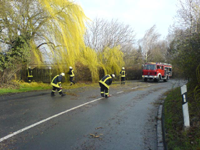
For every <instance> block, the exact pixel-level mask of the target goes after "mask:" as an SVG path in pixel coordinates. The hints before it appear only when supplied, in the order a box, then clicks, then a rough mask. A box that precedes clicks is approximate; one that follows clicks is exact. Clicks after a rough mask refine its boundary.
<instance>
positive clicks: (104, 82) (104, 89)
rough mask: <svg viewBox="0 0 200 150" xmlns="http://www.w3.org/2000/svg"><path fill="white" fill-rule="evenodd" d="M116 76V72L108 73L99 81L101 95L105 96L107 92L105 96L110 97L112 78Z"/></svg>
mask: <svg viewBox="0 0 200 150" xmlns="http://www.w3.org/2000/svg"><path fill="white" fill-rule="evenodd" d="M114 77H115V74H110V75H109V74H108V75H106V76H104V77H103V78H102V79H101V80H100V81H99V85H100V91H101V96H102V97H104V94H105V98H108V97H110V95H109V85H111V83H112V79H113V78H114Z"/></svg>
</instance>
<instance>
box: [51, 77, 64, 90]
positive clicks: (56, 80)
mask: <svg viewBox="0 0 200 150" xmlns="http://www.w3.org/2000/svg"><path fill="white" fill-rule="evenodd" d="M61 80H62V75H57V76H55V77H54V78H53V80H52V81H51V85H53V86H55V87H57V88H60V85H59V84H61Z"/></svg>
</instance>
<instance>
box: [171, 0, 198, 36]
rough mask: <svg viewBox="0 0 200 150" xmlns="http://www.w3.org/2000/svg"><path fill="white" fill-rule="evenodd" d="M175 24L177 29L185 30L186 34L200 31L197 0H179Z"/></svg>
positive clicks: (189, 34)
mask: <svg viewBox="0 0 200 150" xmlns="http://www.w3.org/2000/svg"><path fill="white" fill-rule="evenodd" d="M175 18H176V26H178V28H179V29H183V30H187V31H188V32H185V34H186V33H187V35H186V36H191V35H192V34H193V33H197V32H198V33H199V32H200V1H199V0H179V10H178V12H177V16H176V17H175Z"/></svg>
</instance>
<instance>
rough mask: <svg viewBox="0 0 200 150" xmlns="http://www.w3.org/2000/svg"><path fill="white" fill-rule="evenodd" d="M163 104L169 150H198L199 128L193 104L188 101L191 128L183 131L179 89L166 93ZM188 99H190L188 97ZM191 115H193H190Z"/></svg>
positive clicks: (199, 143) (199, 147) (199, 146)
mask: <svg viewBox="0 0 200 150" xmlns="http://www.w3.org/2000/svg"><path fill="white" fill-rule="evenodd" d="M166 95H167V98H166V100H165V103H164V115H165V121H164V122H165V124H164V126H165V130H166V142H167V148H168V149H169V150H200V126H199V125H198V119H196V120H195V121H193V120H194V118H198V117H199V116H195V115H194V114H196V115H198V113H197V111H196V109H193V108H194V107H195V105H196V104H195V103H193V102H192V101H189V102H188V103H189V113H190V120H192V121H190V123H191V127H190V128H189V129H188V130H185V129H184V127H183V113H182V97H181V91H180V88H176V89H173V90H171V91H169V92H168V93H166ZM188 99H191V97H189V98H188ZM191 114H193V115H191Z"/></svg>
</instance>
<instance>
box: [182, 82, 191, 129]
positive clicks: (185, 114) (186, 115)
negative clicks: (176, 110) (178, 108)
mask: <svg viewBox="0 0 200 150" xmlns="http://www.w3.org/2000/svg"><path fill="white" fill-rule="evenodd" d="M181 95H182V109H183V119H184V127H185V128H188V127H190V117H189V110H188V102H187V86H186V85H183V86H182V87H181Z"/></svg>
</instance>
